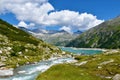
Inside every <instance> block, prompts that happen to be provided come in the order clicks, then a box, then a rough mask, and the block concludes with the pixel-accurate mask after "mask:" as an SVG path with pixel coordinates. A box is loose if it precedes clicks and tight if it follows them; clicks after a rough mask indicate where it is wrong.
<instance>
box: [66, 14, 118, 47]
mask: <svg viewBox="0 0 120 80" xmlns="http://www.w3.org/2000/svg"><path fill="white" fill-rule="evenodd" d="M66 46H67V47H68V46H69V47H70V46H71V47H80V48H109V49H111V48H120V16H118V17H116V18H114V19H111V20H108V21H105V22H103V23H102V24H100V25H98V26H96V27H94V28H92V29H90V30H88V31H86V32H84V33H83V34H81V35H79V36H78V37H77V38H76V39H74V40H72V41H70V42H69V43H68V44H67V45H66Z"/></svg>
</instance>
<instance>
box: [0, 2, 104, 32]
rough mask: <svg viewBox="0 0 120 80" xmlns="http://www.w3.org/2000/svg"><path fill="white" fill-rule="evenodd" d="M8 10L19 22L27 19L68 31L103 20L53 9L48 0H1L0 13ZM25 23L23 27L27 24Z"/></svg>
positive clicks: (94, 24) (83, 28)
mask: <svg viewBox="0 0 120 80" xmlns="http://www.w3.org/2000/svg"><path fill="white" fill-rule="evenodd" d="M53 10H54V11H53ZM51 11H52V12H51ZM9 12H11V13H13V14H15V16H16V18H17V19H18V20H19V21H24V22H20V23H25V21H27V22H30V23H34V24H37V25H40V26H61V29H62V28H63V29H67V30H68V29H69V31H72V30H75V29H76V30H77V29H82V30H86V29H89V28H92V27H94V26H96V25H98V24H100V23H102V22H103V21H104V20H98V19H97V17H96V16H94V15H92V14H88V13H79V12H75V11H70V10H61V11H55V9H54V7H53V6H52V5H51V4H50V3H49V2H48V0H1V1H0V14H1V13H9ZM48 13H49V14H48ZM20 23H19V24H18V25H20ZM25 24H26V23H25ZM25 24H24V27H26V25H27V24H26V25H25ZM34 24H31V25H34ZM22 25H23V24H22ZM28 25H30V24H28ZM28 25H27V27H28ZM63 26H64V27H63ZM65 26H67V27H65Z"/></svg>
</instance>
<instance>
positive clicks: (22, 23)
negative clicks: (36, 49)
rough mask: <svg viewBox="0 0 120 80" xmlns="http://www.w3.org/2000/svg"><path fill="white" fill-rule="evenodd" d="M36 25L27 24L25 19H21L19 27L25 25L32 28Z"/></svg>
mask: <svg viewBox="0 0 120 80" xmlns="http://www.w3.org/2000/svg"><path fill="white" fill-rule="evenodd" d="M34 26H35V24H34V23H30V24H26V23H25V22H24V21H20V22H19V23H18V27H24V28H30V27H31V28H32V27H34Z"/></svg>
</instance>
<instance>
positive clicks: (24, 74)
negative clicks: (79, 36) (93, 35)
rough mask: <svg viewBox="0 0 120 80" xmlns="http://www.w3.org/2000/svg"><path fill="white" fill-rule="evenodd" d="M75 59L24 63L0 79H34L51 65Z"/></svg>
mask: <svg viewBox="0 0 120 80" xmlns="http://www.w3.org/2000/svg"><path fill="white" fill-rule="evenodd" d="M61 49H62V50H64V51H69V52H72V53H74V54H89V55H91V54H96V53H101V52H102V51H101V50H92V49H90V50H89V49H87V50H86V49H77V48H66V47H61ZM73 61H75V60H74V59H73V58H54V59H51V60H46V61H41V62H39V63H37V64H30V65H24V66H21V67H19V68H16V69H15V70H14V75H13V76H11V77H7V78H0V80H35V78H36V77H37V76H38V75H39V74H40V73H42V72H44V71H46V70H47V69H49V68H50V67H51V66H53V65H55V64H60V63H68V62H73Z"/></svg>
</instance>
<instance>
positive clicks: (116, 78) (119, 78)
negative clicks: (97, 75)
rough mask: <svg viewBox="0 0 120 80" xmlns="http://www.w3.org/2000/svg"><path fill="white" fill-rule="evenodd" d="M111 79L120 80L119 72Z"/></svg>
mask: <svg viewBox="0 0 120 80" xmlns="http://www.w3.org/2000/svg"><path fill="white" fill-rule="evenodd" d="M112 80H120V74H116V75H115V76H114V77H113V79H112Z"/></svg>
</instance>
